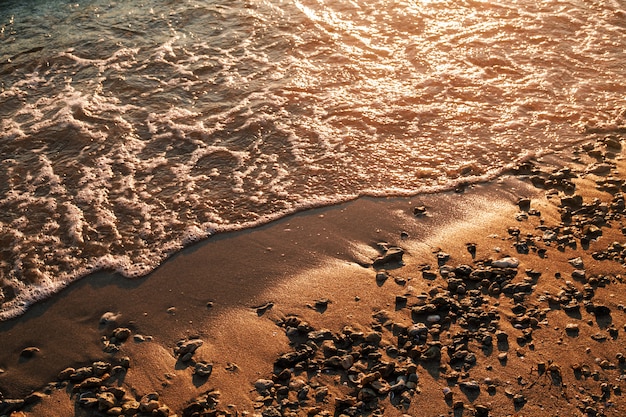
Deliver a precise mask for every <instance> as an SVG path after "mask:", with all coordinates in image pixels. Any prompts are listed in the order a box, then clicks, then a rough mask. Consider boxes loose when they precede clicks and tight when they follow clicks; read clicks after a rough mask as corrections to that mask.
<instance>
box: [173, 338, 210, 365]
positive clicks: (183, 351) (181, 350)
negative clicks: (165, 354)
mask: <svg viewBox="0 0 626 417" xmlns="http://www.w3.org/2000/svg"><path fill="white" fill-rule="evenodd" d="M203 343H204V342H203V341H202V340H201V339H191V340H186V341H185V340H181V341H179V342H178V346H177V347H175V348H174V354H175V355H176V356H178V357H179V358H180V360H181V361H182V362H188V361H190V360H191V357H192V355H193V354H194V352H195V351H196V350H197V349H198V348H199V347H200V346H202V345H203Z"/></svg>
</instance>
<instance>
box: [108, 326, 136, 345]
mask: <svg viewBox="0 0 626 417" xmlns="http://www.w3.org/2000/svg"><path fill="white" fill-rule="evenodd" d="M130 333H131V331H130V329H127V328H126V327H118V328H117V329H115V330H113V333H112V335H111V337H114V338H115V339H116V340H117V341H118V342H124V341H125V340H126V339H128V337H129V336H130Z"/></svg>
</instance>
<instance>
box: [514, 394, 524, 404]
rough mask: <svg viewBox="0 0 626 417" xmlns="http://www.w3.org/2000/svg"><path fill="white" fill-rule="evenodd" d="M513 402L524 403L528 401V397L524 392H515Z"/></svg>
mask: <svg viewBox="0 0 626 417" xmlns="http://www.w3.org/2000/svg"><path fill="white" fill-rule="evenodd" d="M513 403H515V404H516V405H522V404H525V403H526V397H525V396H523V395H522V394H515V395H514V396H513Z"/></svg>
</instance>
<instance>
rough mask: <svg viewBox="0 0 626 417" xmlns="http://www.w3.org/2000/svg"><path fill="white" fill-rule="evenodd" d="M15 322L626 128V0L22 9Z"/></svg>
mask: <svg viewBox="0 0 626 417" xmlns="http://www.w3.org/2000/svg"><path fill="white" fill-rule="evenodd" d="M0 25H1V26H0V45H1V48H0V117H1V119H0V123H1V126H2V129H1V131H0V155H1V158H2V164H1V165H0V288H1V291H0V303H1V305H2V308H1V312H0V318H7V317H10V316H13V315H16V314H19V313H20V312H22V311H23V310H24V309H25V308H26V307H27V305H28V303H29V302H31V301H33V300H35V299H40V298H43V297H45V296H47V295H49V294H50V293H52V292H54V291H56V290H58V288H60V287H61V286H63V285H66V284H67V283H68V282H71V281H72V280H74V279H76V278H78V277H80V276H83V275H85V274H87V273H89V272H90V271H94V270H98V269H102V268H107V269H114V270H117V271H119V272H121V273H122V274H124V275H127V276H138V275H143V274H145V273H147V272H149V271H151V270H152V269H154V268H155V267H156V266H158V265H159V263H161V262H162V261H163V260H164V259H165V258H166V257H168V256H169V255H171V254H172V253H174V252H175V251H177V250H179V249H180V248H181V247H183V246H184V245H186V244H187V243H189V242H192V241H196V240H198V239H202V238H205V237H207V236H209V235H211V234H213V233H217V232H222V231H226V230H233V229H240V228H246V227H251V226H254V225H257V224H260V223H264V222H268V221H270V220H272V219H276V218H279V217H281V216H284V215H286V214H288V213H293V212H295V211H298V210H302V209H305V208H308V207H314V206H320V205H327V204H333V203H338V202H342V201H346V200H349V199H353V198H355V197H357V196H360V195H381V196H385V195H406V194H416V193H420V192H429V191H434V190H439V189H449V188H451V187H454V186H455V184H457V183H459V182H472V181H478V180H485V179H489V178H493V177H494V176H497V175H498V174H499V173H501V172H502V170H503V169H504V168H506V167H507V166H510V165H511V164H514V163H515V162H517V161H519V160H520V159H522V158H525V157H527V156H529V155H531V154H533V153H543V152H560V151H562V150H564V149H568V148H570V147H572V146H573V145H574V144H578V143H581V141H584V140H585V138H586V133H585V132H588V131H589V130H593V131H602V130H606V131H607V132H609V131H611V130H612V129H615V128H616V127H619V126H623V125H624V124H626V121H625V116H626V104H625V99H624V97H626V71H625V70H624V69H625V68H626V3H625V2H624V1H622V0H619V1H617V0H601V1H600V0H595V1H594V0H585V1H582V0H581V1H578V0H575V1H559V0H544V1H537V0H507V1H504V0H502V1H478V0H475V1H467V0H466V1H457V0H454V1H452V0H450V1H446V0H441V1H436V0H431V1H425V0H422V1H419V0H414V1H408V0H407V1H401V0H354V1H323V0H266V1H262V0H247V1H246V0H229V1H220V2H218V1H209V0H206V1H201V0H188V1H165V0H145V1H119V2H114V1H105V0H90V1H83V2H80V3H70V2H66V1H59V0H55V1H35V0H30V1H8V2H7V1H4V2H1V3H0Z"/></svg>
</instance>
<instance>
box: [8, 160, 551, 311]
mask: <svg viewBox="0 0 626 417" xmlns="http://www.w3.org/2000/svg"><path fill="white" fill-rule="evenodd" d="M548 153H552V152H548V151H535V152H527V153H525V154H523V155H521V156H520V158H519V159H517V160H516V161H514V162H511V163H509V164H506V165H504V166H502V167H498V168H493V169H491V170H488V171H487V172H486V173H484V174H482V175H476V176H467V177H460V178H455V179H450V180H449V181H448V182H447V183H446V184H442V185H437V186H421V187H418V188H415V189H410V188H406V189H404V188H387V189H382V190H373V189H372V190H368V189H366V190H364V191H362V192H361V193H358V194H353V195H340V196H334V197H322V198H317V199H310V200H305V201H303V202H302V203H301V204H299V205H297V206H295V207H292V208H290V209H287V210H283V211H280V212H277V213H274V214H272V215H265V216H261V217H260V218H258V219H257V220H255V221H252V222H246V223H242V224H237V225H230V226H217V225H205V226H207V227H205V229H204V230H203V229H201V228H200V227H198V226H192V227H189V228H188V230H187V232H186V233H185V234H184V235H183V236H182V237H181V238H180V239H177V240H175V241H172V242H169V243H165V244H164V245H163V248H164V250H163V251H162V254H161V256H155V259H154V262H151V263H150V264H149V265H148V264H145V263H138V264H134V263H133V262H132V261H130V260H129V259H128V258H127V257H126V256H117V257H115V256H113V255H105V256H103V257H100V258H97V259H95V260H94V261H93V262H92V263H91V264H90V265H88V266H87V267H84V268H81V269H78V270H76V271H74V273H72V274H68V275H67V277H65V279H63V280H60V281H58V282H52V283H49V284H48V285H47V286H36V287H23V288H20V292H19V294H18V295H17V296H16V297H15V298H14V299H13V300H11V301H10V302H8V303H6V304H5V305H4V310H2V311H0V321H6V320H11V319H15V318H18V317H19V316H21V315H23V314H24V313H26V311H27V310H28V309H29V307H31V306H32V305H33V304H35V303H37V302H39V301H43V300H46V299H48V298H50V297H52V296H54V295H56V294H58V293H59V292H61V291H62V290H63V289H64V288H66V287H68V286H69V285H70V284H72V283H74V282H76V281H78V280H80V279H81V278H84V277H86V276H88V275H92V274H95V273H98V272H110V273H117V274H120V275H121V276H123V277H125V278H129V279H133V278H140V277H144V276H146V275H149V274H150V273H151V272H153V271H154V270H156V269H157V268H158V267H159V266H160V265H162V264H163V263H164V262H165V261H167V260H168V259H169V258H170V257H172V256H173V255H175V254H177V253H179V252H180V251H181V250H183V249H185V248H187V247H189V246H191V245H193V244H196V243H198V242H201V241H203V240H205V239H207V238H209V237H211V236H214V235H216V234H222V233H228V232H235V231H239V230H245V229H253V228H255V227H259V226H263V225H266V224H268V223H271V222H273V221H277V220H279V219H282V218H284V217H287V216H290V215H293V214H295V213H299V212H303V211H307V210H312V209H316V208H322V207H329V206H333V205H339V204H343V203H347V202H349V201H353V200H356V199H358V198H361V197H374V198H388V197H413V196H417V195H423V194H435V193H443V192H449V191H452V190H454V189H456V188H457V187H459V186H461V185H464V186H469V185H475V184H480V183H487V182H490V181H494V180H495V179H497V178H499V177H501V176H503V175H506V173H507V172H509V171H510V170H511V169H512V168H514V167H515V166H517V165H519V164H520V163H523V162H526V161H529V160H531V159H533V158H537V157H541V156H543V155H546V154H548Z"/></svg>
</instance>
